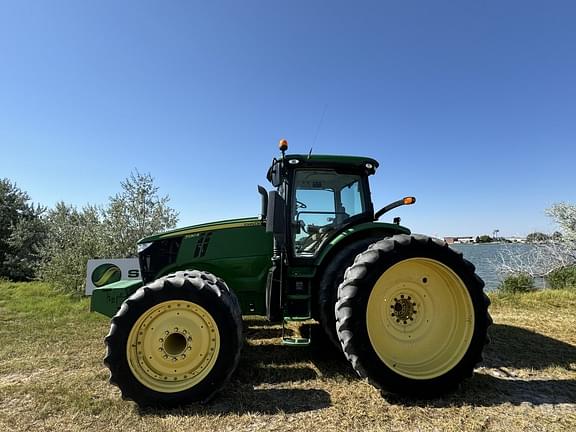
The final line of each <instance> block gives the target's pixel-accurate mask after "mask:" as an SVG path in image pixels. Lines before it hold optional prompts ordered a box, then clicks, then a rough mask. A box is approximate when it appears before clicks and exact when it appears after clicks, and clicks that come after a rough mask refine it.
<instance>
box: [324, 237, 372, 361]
mask: <svg viewBox="0 0 576 432" xmlns="http://www.w3.org/2000/svg"><path fill="white" fill-rule="evenodd" d="M381 238H382V237H378V238H374V237H371V238H365V239H361V240H358V241H356V242H355V243H352V244H350V245H348V246H345V247H344V249H342V250H341V251H340V252H338V253H337V254H336V255H335V256H334V257H333V258H332V259H331V260H330V264H328V265H327V266H326V268H325V269H324V272H323V273H322V278H321V279H320V289H319V293H318V315H319V321H320V325H321V327H322V329H323V330H324V333H325V334H326V335H327V336H328V339H330V342H332V344H333V345H334V346H335V347H336V348H337V349H338V351H341V350H342V347H341V345H340V340H339V339H338V335H337V333H336V315H335V310H334V307H335V306H336V300H338V286H339V285H340V284H341V283H342V281H343V280H344V272H346V269H347V268H348V267H350V266H351V265H352V264H353V263H354V258H356V256H357V255H358V254H359V253H360V252H363V251H365V250H366V248H367V247H368V246H370V245H371V244H372V243H374V242H376V241H378V240H380V239H381Z"/></svg>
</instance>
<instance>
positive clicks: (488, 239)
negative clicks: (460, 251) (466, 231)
mask: <svg viewBox="0 0 576 432" xmlns="http://www.w3.org/2000/svg"><path fill="white" fill-rule="evenodd" d="M492 241H494V239H493V238H492V237H490V236H489V235H486V234H484V235H481V236H480V237H478V236H477V237H476V243H491V242H492Z"/></svg>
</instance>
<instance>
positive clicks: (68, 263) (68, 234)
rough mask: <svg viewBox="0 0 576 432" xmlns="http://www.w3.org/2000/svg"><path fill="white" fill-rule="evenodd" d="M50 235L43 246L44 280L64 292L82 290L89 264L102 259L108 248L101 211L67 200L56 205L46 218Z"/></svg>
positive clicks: (42, 274) (41, 271)
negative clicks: (91, 260)
mask: <svg viewBox="0 0 576 432" xmlns="http://www.w3.org/2000/svg"><path fill="white" fill-rule="evenodd" d="M46 221H47V224H48V227H49V229H48V236H47V239H46V242H45V244H44V247H43V248H42V264H41V267H40V274H41V276H42V279H44V280H46V281H48V282H50V283H52V284H53V285H54V286H56V287H57V288H60V289H61V290H63V291H71V292H72V291H80V290H81V289H82V287H83V284H84V279H85V277H86V263H87V261H88V260H89V259H92V258H101V257H103V255H104V252H105V249H106V244H105V242H106V238H105V236H104V229H103V225H102V218H101V210H100V209H99V208H98V207H96V206H90V205H89V206H86V207H84V208H82V209H81V210H78V209H77V208H76V207H74V206H71V205H67V204H65V203H64V202H59V203H57V204H56V207H55V208H54V209H51V210H50V211H48V215H47V217H46Z"/></svg>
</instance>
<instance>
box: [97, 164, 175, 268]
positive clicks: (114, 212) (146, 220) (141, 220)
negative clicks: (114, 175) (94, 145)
mask: <svg viewBox="0 0 576 432" xmlns="http://www.w3.org/2000/svg"><path fill="white" fill-rule="evenodd" d="M120 184H121V186H122V191H121V192H120V193H118V194H116V195H114V196H113V197H110V201H109V203H108V207H107V208H106V209H105V210H104V213H103V215H104V229H105V232H106V235H107V237H108V240H109V242H108V246H109V247H108V249H107V253H108V254H109V257H115V258H126V257H132V256H135V255H136V242H137V241H138V240H139V239H141V238H143V237H146V236H148V235H151V234H154V233H157V232H161V231H165V230H167V229H170V228H174V227H175V226H176V223H177V222H178V213H177V212H176V211H175V210H173V209H172V208H170V207H169V206H168V203H169V201H170V198H169V197H168V196H167V195H165V196H159V195H158V187H157V186H155V185H154V178H153V177H152V176H151V175H150V174H149V173H148V174H140V173H139V172H138V171H135V172H131V173H130V176H129V177H128V178H127V179H125V180H124V181H123V182H121V183H120Z"/></svg>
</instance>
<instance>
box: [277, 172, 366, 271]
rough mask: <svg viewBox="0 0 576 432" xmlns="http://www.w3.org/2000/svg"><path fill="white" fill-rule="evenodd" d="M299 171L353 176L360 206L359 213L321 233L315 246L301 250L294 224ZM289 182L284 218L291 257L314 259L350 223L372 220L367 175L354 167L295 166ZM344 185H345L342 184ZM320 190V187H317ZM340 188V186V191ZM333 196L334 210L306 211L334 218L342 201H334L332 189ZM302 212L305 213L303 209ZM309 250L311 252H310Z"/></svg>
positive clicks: (296, 221) (334, 194) (334, 193)
mask: <svg viewBox="0 0 576 432" xmlns="http://www.w3.org/2000/svg"><path fill="white" fill-rule="evenodd" d="M300 172H310V173H314V172H317V173H325V172H332V173H335V174H338V175H349V176H354V177H356V179H355V180H354V182H356V181H357V183H358V194H359V195H360V206H361V211H360V212H359V213H355V214H353V215H351V216H348V217H347V218H346V219H344V222H343V223H341V224H338V225H335V227H334V229H331V230H329V231H328V232H327V233H326V234H324V235H322V238H321V239H319V241H318V243H317V244H316V246H315V247H314V248H313V250H311V251H306V252H303V251H302V250H298V245H297V244H296V235H297V232H298V227H297V226H295V223H298V220H297V218H298V217H297V212H296V195H297V189H298V185H297V184H296V178H297V176H298V173H300ZM289 177H290V178H289V184H290V188H289V190H288V197H287V200H286V201H287V204H289V205H287V206H286V207H287V208H286V213H287V214H286V220H287V221H288V224H287V225H288V233H287V236H286V237H287V240H288V245H287V246H288V248H287V249H288V250H289V251H290V255H291V257H292V258H294V259H296V260H304V261H306V260H309V259H314V258H316V256H317V255H318V253H319V252H320V251H321V250H322V249H323V246H324V245H325V244H326V243H327V242H329V241H330V240H331V239H332V238H334V237H335V236H336V235H338V234H339V233H340V232H342V231H343V230H345V229H347V228H348V227H349V226H350V225H351V224H356V223H358V222H359V221H361V220H363V219H366V220H367V221H368V220H372V219H373V214H374V210H373V206H372V200H371V195H370V186H369V183H368V176H367V175H366V174H365V173H364V172H362V171H359V170H354V169H338V168H324V167H305V168H304V167H303V168H297V169H294V170H292V172H291V173H290V176H289ZM343 187H345V186H343ZM319 190H322V189H319ZM341 190H342V188H340V191H341ZM332 194H333V196H334V211H333V212H323V211H310V212H308V213H314V214H326V215H328V214H334V218H336V213H337V212H336V207H337V205H338V204H339V205H340V206H341V205H342V203H341V202H340V203H337V202H336V192H335V191H332ZM301 213H302V214H304V213H306V211H305V209H304V211H303V212H301ZM310 252H311V253H310Z"/></svg>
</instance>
